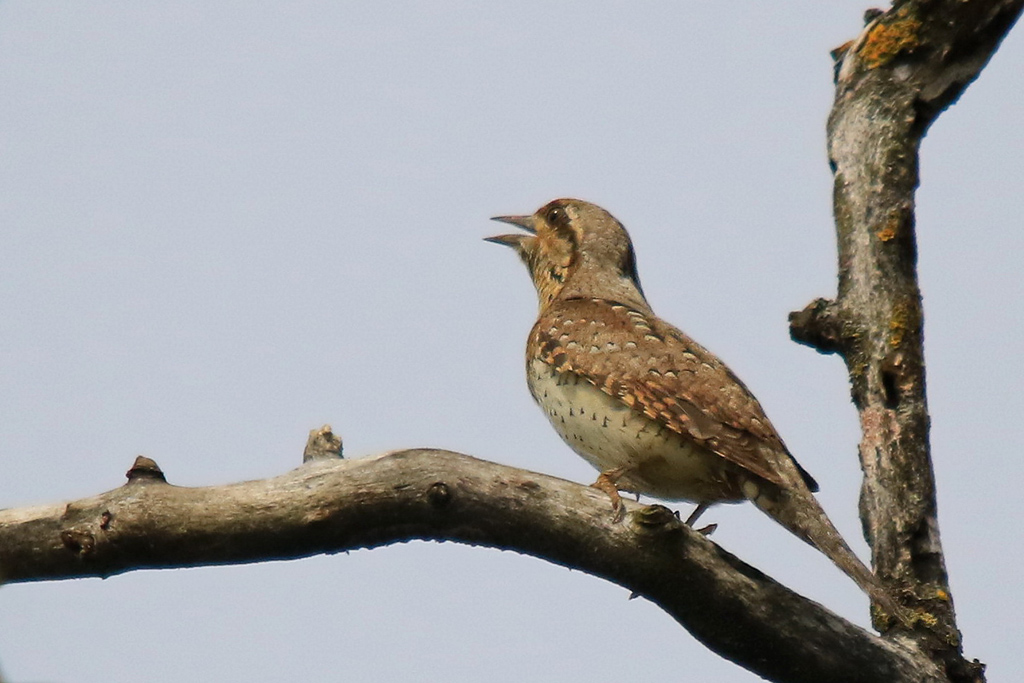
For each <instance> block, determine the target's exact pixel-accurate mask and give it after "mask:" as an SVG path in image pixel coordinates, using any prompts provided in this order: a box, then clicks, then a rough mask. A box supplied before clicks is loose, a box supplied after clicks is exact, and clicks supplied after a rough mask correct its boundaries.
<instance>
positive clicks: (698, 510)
mask: <svg viewBox="0 0 1024 683" xmlns="http://www.w3.org/2000/svg"><path fill="white" fill-rule="evenodd" d="M709 507H711V506H710V505H709V504H708V503H697V507H695V508H694V509H693V512H691V513H690V516H689V517H687V518H686V526H688V527H690V528H691V529H692V528H693V524H694V522H696V521H697V518H699V517H700V516H701V515H703V514H704V511H705V510H707V509H708V508H709ZM710 526H716V525H714V524H712V525H710ZM705 528H707V527H705ZM711 531H714V529H712V530H711ZM701 533H703V529H702V530H701ZM708 533H711V532H708Z"/></svg>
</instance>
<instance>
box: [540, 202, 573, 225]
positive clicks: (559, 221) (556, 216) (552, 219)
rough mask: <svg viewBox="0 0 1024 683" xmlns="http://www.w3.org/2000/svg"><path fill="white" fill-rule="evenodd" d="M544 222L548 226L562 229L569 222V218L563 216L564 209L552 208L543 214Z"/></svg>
mask: <svg viewBox="0 0 1024 683" xmlns="http://www.w3.org/2000/svg"><path fill="white" fill-rule="evenodd" d="M544 220H546V221H547V222H548V224H549V225H552V226H556V227H563V226H564V225H565V224H566V223H568V222H569V217H568V216H566V215H565V209H563V208H562V207H560V206H552V207H551V208H550V209H548V210H547V213H545V214H544Z"/></svg>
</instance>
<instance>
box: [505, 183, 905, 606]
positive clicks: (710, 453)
mask: <svg viewBox="0 0 1024 683" xmlns="http://www.w3.org/2000/svg"><path fill="white" fill-rule="evenodd" d="M494 220H497V221H502V222H504V223H511V224H512V225H516V226H518V227H520V228H522V229H524V230H525V231H526V232H527V233H529V234H525V235H524V234H514V235H498V236H495V237H489V238H487V239H488V241H491V242H495V243H497V244H503V245H506V246H510V247H512V248H513V249H515V250H516V252H518V254H519V256H520V257H521V258H522V260H523V261H524V262H525V263H526V265H527V267H528V268H529V270H530V274H531V276H532V278H533V283H534V285H535V286H536V288H537V295H538V297H539V299H540V316H539V318H538V319H537V322H536V324H535V325H534V326H533V330H532V331H531V332H530V337H529V341H528V342H527V346H526V373H527V381H528V383H529V387H530V393H531V394H533V398H534V399H535V400H536V401H537V403H538V404H539V405H540V407H541V408H542V409H543V410H544V413H545V414H546V415H547V416H548V419H549V420H550V421H551V424H552V425H553V426H554V428H555V430H556V431H557V432H558V433H559V434H560V435H561V437H562V439H564V440H565V442H566V443H567V444H569V446H570V447H571V448H572V449H573V450H574V451H576V452H577V453H578V454H579V455H581V456H582V457H583V458H584V459H585V460H586V461H587V462H589V463H590V464H591V465H593V466H594V467H595V468H597V470H598V471H599V472H600V473H601V474H600V476H599V477H598V480H597V482H595V484H594V485H595V486H597V487H598V488H600V489H602V490H603V491H606V492H607V493H608V494H609V495H610V496H611V497H612V501H613V504H614V507H615V510H616V514H617V515H618V513H619V511H620V510H621V505H622V503H621V500H620V499H619V495H618V491H619V490H622V491H629V492H633V493H637V494H646V495H650V496H653V497H655V498H660V499H663V500H670V501H675V500H685V501H690V502H694V503H696V504H697V508H696V509H695V510H694V513H693V514H692V515H690V518H689V519H688V520H687V524H692V523H693V522H694V521H695V520H696V519H697V517H698V516H699V515H700V514H701V513H702V512H703V511H704V510H705V509H706V508H707V507H708V506H709V505H711V504H714V503H720V502H737V501H743V500H749V501H751V502H753V503H754V505H756V506H757V507H758V508H760V509H761V510H762V511H764V512H765V513H766V514H768V515H769V516H770V517H772V519H774V520H776V521H777V522H779V523H780V524H782V526H784V527H786V528H787V529H789V530H790V531H791V532H793V533H794V534H796V535H797V536H799V537H800V538H802V539H803V540H804V541H806V542H808V543H810V544H811V545H812V546H814V547H816V548H817V549H818V550H820V551H821V552H823V553H824V554H825V555H827V556H828V557H829V559H831V560H832V562H834V563H835V564H836V566H838V567H839V568H840V569H842V570H843V571H844V572H845V573H846V574H848V575H849V576H850V578H852V579H853V580H854V581H855V582H856V583H857V584H858V585H859V586H860V587H861V588H862V589H863V590H864V591H865V592H866V593H868V594H869V595H870V596H871V597H872V598H873V599H874V600H875V601H876V602H878V603H879V604H880V605H881V606H882V607H883V608H884V609H885V610H886V611H888V612H889V613H890V614H892V615H894V616H897V615H900V613H901V610H900V608H898V607H897V606H896V604H895V602H894V601H893V599H892V597H891V596H890V595H889V593H888V592H887V591H886V590H885V588H884V587H883V586H882V585H881V583H880V582H879V581H878V579H877V578H876V577H875V575H874V574H872V572H871V570H869V569H868V568H867V567H866V566H864V564H863V563H862V562H861V561H860V560H859V559H857V556H856V555H854V554H853V551H852V550H850V547H849V546H848V545H847V544H846V542H845V541H844V540H843V538H842V537H841V536H840V535H839V532H838V531H837V530H836V528H835V527H834V526H833V525H832V522H831V521H829V519H828V516H827V515H826V514H825V511H824V510H823V509H822V508H821V506H820V505H819V504H818V501H817V500H816V499H815V497H814V496H813V495H812V493H813V492H814V491H817V490H818V486H817V484H816V483H815V481H814V479H812V478H811V476H810V475H809V474H807V472H805V471H804V470H803V468H801V467H800V465H798V464H797V462H796V460H795V459H794V458H793V456H792V455H790V453H789V451H788V450H787V449H786V446H785V444H784V443H783V442H782V439H781V438H780V437H779V435H778V433H777V432H776V431H775V428H774V427H773V426H772V423H771V422H769V421H768V418H767V417H766V416H765V413H764V410H763V409H762V408H761V404H760V403H758V401H757V399H756V398H754V396H753V394H751V393H750V390H749V389H747V387H746V386H744V384H743V382H741V381H740V380H739V378H738V377H736V375H734V374H733V373H732V371H731V370H729V368H728V367H726V365H725V363H723V362H722V361H721V360H719V359H718V358H717V357H716V356H715V355H714V354H713V353H711V352H710V351H708V350H707V349H705V348H704V347H702V346H701V345H700V344H698V343H697V342H695V341H693V340H692V339H690V338H689V337H688V336H686V335H685V334H684V333H683V332H681V331H680V330H678V329H676V328H675V327H673V326H672V325H669V324H668V323H666V322H665V321H663V320H661V319H660V318H658V317H657V316H656V315H655V314H654V311H652V310H651V307H650V306H649V305H648V304H647V300H646V299H645V298H644V294H643V291H642V290H641V288H640V281H639V278H638V276H637V270H636V259H635V256H634V252H633V245H632V243H631V242H630V239H629V235H628V233H627V232H626V229H625V228H624V227H623V226H622V224H621V223H619V222H618V221H617V220H616V219H615V218H614V217H613V216H612V215H611V214H609V213H608V212H607V211H605V210H604V209H602V208H601V207H599V206H595V205H594V204H590V203H588V202H584V201H581V200H578V199H556V200H555V201H552V202H550V203H549V204H547V205H546V206H544V207H542V208H541V209H539V210H538V211H537V212H536V213H535V214H533V215H532V216H499V217H496V218H495V219H494Z"/></svg>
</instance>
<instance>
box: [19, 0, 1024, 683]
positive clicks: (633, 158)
mask: <svg viewBox="0 0 1024 683" xmlns="http://www.w3.org/2000/svg"><path fill="white" fill-rule="evenodd" d="M868 7H869V5H868V4H866V3H865V2H863V1H858V2H853V1H851V0H844V1H842V2H839V1H833V2H827V3H825V2H820V1H814V0H806V1H799V2H796V1H794V2H784V3H779V2H772V3H768V2H760V3H754V2H730V3H711V2H678V3H668V2H657V3H654V2H630V3H626V2H618V3H611V2H554V3H552V2H518V3H480V2H468V1H467V2H377V3H368V2H360V3H356V2H326V1H324V2H306V1H293V2H287V3H286V2H260V1H254V0H246V1H245V2H241V1H238V2H209V1H208V0H203V1H194V2H185V1H181V2H173V3H167V2H151V1H141V0H140V1H136V2H100V1H93V2H73V3H72V2H50V1H47V0H23V1H18V2H14V1H10V2H0V93H2V95H0V159H2V163H0V259H2V270H0V405H2V406H3V410H0V506H4V507H10V506H22V505H29V504H34V503H43V502H56V501H61V500H68V499H74V498H79V497H84V496H88V495H92V494H96V493H99V492H101V491H105V490H108V489H111V488H114V487H117V486H119V485H120V484H121V483H122V482H123V481H124V478H123V474H124V472H125V471H126V470H127V469H128V467H129V466H130V465H131V463H132V460H133V459H134V458H135V456H136V455H138V454H145V455H147V456H150V457H152V458H154V459H155V460H156V461H157V462H158V463H159V464H160V465H161V466H162V467H163V469H164V470H165V472H166V473H167V476H168V479H169V481H170V482H172V483H174V484H178V485H186V486H200V485H212V484H223V483H228V482H233V481H240V480H245V479H256V478H263V477H269V476H274V475H277V474H280V473H282V472H284V471H286V470H288V469H290V468H293V467H295V466H297V465H298V464H299V463H300V462H301V453H302V448H303V445H304V444H305V440H306V435H307V432H308V430H309V429H311V428H314V427H318V426H319V425H321V424H323V423H325V422H329V423H331V424H332V425H334V427H335V430H336V432H338V433H339V434H341V435H342V436H343V438H344V441H345V453H346V455H347V456H348V457H359V456H361V455H369V454H374V453H379V452H381V451H384V450H388V449H393V448H400V447H414V446H437V447H444V448H450V449H454V450H459V451H462V452H465V453H470V454H473V455H476V456H478V457H482V458H486V459H489V460H494V461H497V462H501V463H506V464H510V465H515V466H519V467H523V468H528V469H532V470H538V471H542V472H546V473H549V474H554V475H558V476H562V477H566V478H569V479H573V480H576V481H580V482H590V481H592V480H593V478H594V472H593V471H592V470H591V469H590V468H589V466H587V465H586V464H585V463H584V462H583V461H582V460H580V459H579V458H578V457H576V456H575V455H574V454H573V453H572V452H571V451H569V449H568V448H567V447H566V446H565V445H563V444H562V442H561V441H560V440H559V438H558V437H557V436H556V435H555V433H554V431H553V430H551V428H550V427H549V426H548V424H547V422H546V420H545V419H544V417H543V415H542V414H541V412H540V411H539V410H538V409H537V408H536V407H535V406H534V405H532V402H531V400H530V397H529V394H528V393H527V390H526V386H525V379H524V377H523V367H522V366H523V363H522V353H523V345H524V343H525V339H526V334H527V332H528V330H529V328H530V326H531V324H532V322H533V320H534V316H535V313H536V301H535V296H534V293H533V290H532V287H531V285H530V283H529V280H528V277H527V274H526V272H525V269H524V268H523V267H522V266H521V265H520V264H519V263H518V262H517V260H516V259H515V257H514V255H513V254H512V253H511V252H509V251H507V250H503V249H500V248H499V247H496V246H494V245H491V244H487V243H485V242H483V241H482V238H483V237H485V236H487V235H491V234H495V233H497V232H501V231H502V228H501V226H500V225H498V224H496V223H490V222H489V221H488V220H487V219H488V217H489V216H493V215H498V214H510V213H529V212H532V211H534V210H535V209H536V208H537V207H539V206H540V205H542V204H543V203H545V202H547V201H548V200H550V199H553V198H555V197H559V196H578V197H582V198H585V199H588V200H591V201H594V202H596V203H598V204H601V205H602V206H604V207H606V208H607V209H609V210H610V211H611V212H612V213H613V214H615V215H616V216H617V217H618V218H620V219H621V220H622V221H623V222H624V223H625V224H626V226H627V227H628V228H629V229H630V230H631V232H632V235H633V238H634V242H635V245H636V248H637V252H638V261H639V267H640V274H641V277H642V280H643V283H644V289H645V291H646V292H647V294H648V296H649V298H650V301H651V303H652V305H653V306H654V308H655V310H656V311H658V312H659V314H660V315H662V316H663V317H665V318H666V319H668V320H669V321H671V322H673V323H675V324H677V325H678V326H679V327H681V328H682V329H684V330H686V331H687V332H688V333H690V334H691V335H692V336H694V337H695V338H696V339H698V340H699V341H701V342H702V343H703V344H704V345H706V346H708V347H709V348H711V349H712V350H714V351H715V352H716V353H718V354H719V355H720V356H722V357H723V358H724V359H725V360H726V361H727V362H728V363H729V364H730V365H731V366H732V367H733V369H734V370H735V371H736V372H737V373H738V374H739V375H740V376H741V377H743V379H744V380H745V381H746V383H747V384H748V385H749V386H750V387H751V388H752V389H753V390H754V392H755V393H756V394H757V395H758V396H759V398H760V399H761V402H762V403H763V404H764V406H765V407H766V409H767V411H768V414H769V415H770V417H771V418H772V420H773V421H774V422H775V424H776V426H777V427H778V428H779V430H780V431H781V433H782V435H783V436H784V438H785V439H786V440H787V442H788V444H789V445H790V447H791V449H792V451H793V452H794V454H795V455H796V457H797V458H798V459H799V460H800V462H801V463H802V464H803V465H804V466H805V467H806V468H807V469H808V470H809V471H810V472H811V473H813V474H814V476H815V477H816V478H817V479H818V481H819V482H820V483H821V487H822V492H821V494H820V499H821V501H822V503H823V505H824V506H825V508H826V509H827V510H828V512H829V513H830V515H831V516H832V518H833V519H834V520H835V522H836V524H837V525H838V527H839V528H840V530H841V531H842V532H843V533H844V535H846V537H847V538H848V539H850V540H851V542H852V543H853V544H854V546H855V548H856V549H857V551H858V552H859V553H860V554H861V555H862V557H867V548H866V546H865V544H864V542H863V540H862V538H861V536H860V530H859V522H858V520H857V516H856V507H857V495H858V486H859V469H858V466H857V461H856V443H857V440H858V436H859V432H858V428H857V419H856V414H855V411H854V409H853V407H852V405H851V404H850V401H849V391H848V387H847V382H846V374H845V370H844V367H843V365H842V363H841V361H840V360H839V359H838V358H835V357H825V356H820V355H818V354H816V353H814V352H813V351H811V350H810V349H807V348H805V347H801V346H798V345H796V344H794V343H793V342H791V341H790V340H789V336H788V331H787V323H786V315H787V313H788V312H789V311H791V310H795V309H800V308H802V307H803V306H804V305H805V304H806V303H807V302H809V301H810V300H811V299H813V298H815V297H818V296H831V295H833V294H834V292H835V277H836V265H835V262H836V257H835V240H834V236H833V228H832V222H831V205H830V199H831V176H830V174H829V170H828V165H827V163H826V155H825V132H824V131H825V117H826V115H827V112H828V110H829V106H830V103H831V98H832V92H833V91H832V82H831V70H832V63H831V60H830V58H829V55H828V51H829V49H831V48H833V47H835V46H837V45H839V44H841V43H843V42H844V41H846V40H848V39H850V38H853V37H854V36H855V35H856V34H857V33H858V31H859V29H860V27H861V16H862V13H863V11H864V10H865V9H867V8H868ZM1022 122H1024V27H1018V29H1017V30H1016V32H1014V33H1012V34H1011V35H1010V37H1009V39H1008V40H1007V41H1006V42H1005V44H1004V45H1003V48H1002V49H1001V50H1000V52H999V53H997V54H996V56H995V58H994V59H993V61H992V63H991V64H990V65H989V67H988V68H987V69H986V70H985V72H984V73H983V74H982V76H981V78H980V80H979V81H978V82H977V83H975V84H974V85H973V86H971V88H970V89H969V90H968V91H967V93H966V94H965V96H964V97H963V98H962V100H961V101H960V103H959V104H957V105H956V106H955V107H953V108H952V109H951V110H950V111H948V112H946V113H945V114H944V115H943V116H942V117H941V118H940V119H939V121H938V123H937V124H936V125H935V126H934V127H933V128H932V131H931V133H930V134H929V136H928V138H927V140H926V141H925V143H924V149H923V156H922V168H921V177H922V181H921V189H920V192H919V194H918V200H919V202H918V209H919V211H918V237H919V240H920V276H921V285H922V289H923V292H924V297H925V311H926V317H927V322H926V341H927V349H926V352H927V358H928V388H929V392H930V393H929V398H930V403H931V410H932V413H931V414H932V443H933V456H934V460H935V468H936V476H937V479H938V487H939V504H940V522H941V528H942V539H943V541H944V545H945V550H946V560H947V564H948V567H949V570H950V573H951V577H952V587H953V590H954V597H955V599H956V607H957V612H958V614H959V618H960V625H961V627H962V629H963V631H964V636H965V647H966V653H967V655H968V656H969V657H977V658H979V659H981V660H982V661H985V662H987V663H988V664H989V665H990V668H989V672H990V676H991V678H990V680H993V681H996V680H1010V679H1012V678H1013V677H1015V676H1016V675H1019V672H1020V671H1022V670H1024V649H1022V648H1021V647H1020V642H1019V640H1020V635H1021V631H1020V628H1021V627H1020V615H1021V614H1022V613H1024V589H1022V588H1021V586H1020V582H1019V572H1020V565H1021V562H1022V560H1024V557H1022V555H1024V553H1022V551H1021V545H1022V541H1024V532H1022V531H1021V527H1020V522H1019V520H1020V519H1022V518H1024V503H1022V501H1021V495H1020V487H1021V481H1022V479H1024V464H1022V462H1024V461H1022V458H1021V455H1020V449H1021V443H1022V442H1024V420H1022V419H1021V417H1020V415H1021V412H1022V400H1021V398H1020V393H1019V388H1020V386H1021V385H1022V384H1024V372H1022V370H1021V363H1020V353H1021V351H1022V343H1021V339H1022V338H1024V316H1022V313H1021V310H1022V304H1021V301H1022V295H1024V286H1022V284H1021V274H1020V254H1021V253H1022V252H1024V237H1022V229H1021V227H1022V226H1021V215H1022V214H1024V193H1022V191H1021V185H1022V180H1024V126H1022V125H1021V123H1022ZM679 507H680V508H681V509H682V510H683V511H684V513H685V512H687V511H688V510H689V506H685V505H681V506H679ZM705 520H706V521H708V522H718V523H719V528H718V531H717V532H716V534H715V536H714V540H715V541H716V542H717V543H719V544H721V545H722V546H724V547H725V548H727V549H728V550H730V551H731V552H733V553H735V554H736V555H738V556H739V557H741V558H743V559H744V560H746V561H748V562H750V563H752V564H753V565H755V566H757V567H758V568H760V569H762V570H764V571H766V572H768V573H769V574H771V575H772V576H774V577H775V578H777V579H779V580H781V581H783V582H784V583H786V584H787V585H789V586H791V587H793V588H794V589H796V590H798V591H800V592H801V593H803V594H804V595H807V596H809V597H811V598H813V599H814V600H817V601H819V602H821V603H823V604H825V605H827V606H828V607H829V608H831V609H833V610H835V611H836V612H838V613H840V614H842V615H843V616H845V617H847V618H849V619H852V620H855V621H856V622H858V623H861V624H866V623H867V600H866V598H865V597H864V596H863V595H862V594H861V593H860V591H859V590H858V589H857V588H856V586H854V584H853V583H852V582H851V581H850V580H849V579H847V578H846V577H845V576H844V575H842V574H841V573H840V572H839V570H837V569H835V568H834V567H833V566H832V565H831V564H830V563H829V562H828V560H826V559H825V558H824V556H822V555H820V554H819V553H817V552H816V551H814V550H812V549H811V548H809V547H808V546H805V545H804V544H803V543H802V542H801V541H799V540H797V539H796V538H795V537H793V536H791V535H789V534H788V533H787V532H785V531H784V530H783V529H781V527H778V526H776V525H775V524H774V523H773V522H771V521H770V520H769V519H768V518H767V517H765V516H764V515H763V514H761V513H760V512H758V511H757V510H755V509H754V508H753V507H752V506H749V505H740V506H730V507H721V508H717V509H714V510H712V511H711V512H709V513H707V514H706V516H705ZM627 598H628V592H627V591H626V590H625V589H623V588H620V587H617V586H614V585H612V584H609V583H606V582H604V581H601V580H599V579H595V578H592V577H589V576H587V575H584V574H582V573H579V572H571V571H568V570H566V569H564V568H561V567H556V566H553V565H549V564H546V563H544V562H542V561H540V560H536V559H532V558H528V557H522V556H518V555H515V554H513V553H509V552H497V551H490V550H484V549H474V548H468V547H462V546H457V545H454V544H432V543H410V544H405V545H402V546H397V547H390V548H385V549H379V550H374V551H368V552H354V553H351V554H347V555H337V556H331V557H317V558H311V559H306V560H301V561H295V562H278V563H271V564H261V565H253V566H245V567H219V568H201V569H192V570H178V571H147V572H134V573H130V574H126V575H121V576H117V577H114V578H111V579H108V580H106V581H101V580H98V579H89V580H79V581H64V582H54V583H41V584H22V585H12V586H6V587H3V588H0V666H2V668H3V671H4V673H5V674H6V676H7V677H9V678H10V679H11V680H12V681H15V682H16V683H21V682H25V681H67V682H71V681H74V682H76V683H91V682H97V683H98V682H101V681H102V682H120V681H124V682H129V681H132V682H134V681H140V680H144V681H153V682H157V683H159V682H163V681H175V682H177V681H182V680H198V681H241V680H266V681H278V680H280V681H283V680H294V679H295V677H296V676H301V677H303V678H308V679H310V680H332V679H333V680H339V679H340V680H403V681H435V680H442V679H443V680H446V681H451V682H453V683H458V682H462V681H479V680H488V681H493V682H496V683H502V682H512V681H515V682H516V683H518V682H520V681H580V680H591V681H610V680H615V679H619V680H627V679H628V680H634V681H706V680H715V681H723V682H725V683H741V682H748V681H753V680H756V677H755V676H753V675H752V674H749V673H747V672H745V671H743V670H741V669H739V668H738V667H736V666H735V665H733V664H730V663H728V662H726V661H724V660H721V659H719V658H718V657H717V656H716V655H714V654H711V653H710V652H708V651H707V650H706V649H704V647H703V646H701V645H700V644H698V643H697V642H696V641H695V640H693V638H691V637H690V636H689V634H688V633H687V632H686V631H684V630H683V629H682V628H680V627H679V626H678V625H677V624H676V623H675V622H673V621H672V620H671V619H670V618H669V617H667V616H666V615H665V614H664V613H662V612H661V611H660V610H659V609H658V608H656V607H655V606H653V605H651V604H649V603H647V602H646V601H644V600H642V599H640V600H632V601H631V600H628V599H627ZM1014 671H1016V672H1018V674H1014V673H1013V672H1014Z"/></svg>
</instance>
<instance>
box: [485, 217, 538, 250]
mask: <svg viewBox="0 0 1024 683" xmlns="http://www.w3.org/2000/svg"><path fill="white" fill-rule="evenodd" d="M491 220H492V221H500V222H501V223H509V224H511V225H515V226H517V227H520V228H522V229H523V230H525V231H526V232H528V233H530V234H531V235H536V234H537V230H536V229H535V228H534V227H533V221H534V218H533V216H495V217H494V218H492V219H491ZM524 239H528V238H527V236H526V235H495V236H494V237H485V238H484V240H485V241H487V242H494V243H495V244H502V245H504V246H506V247H513V248H515V249H519V248H521V247H522V244H523V240H524Z"/></svg>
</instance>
